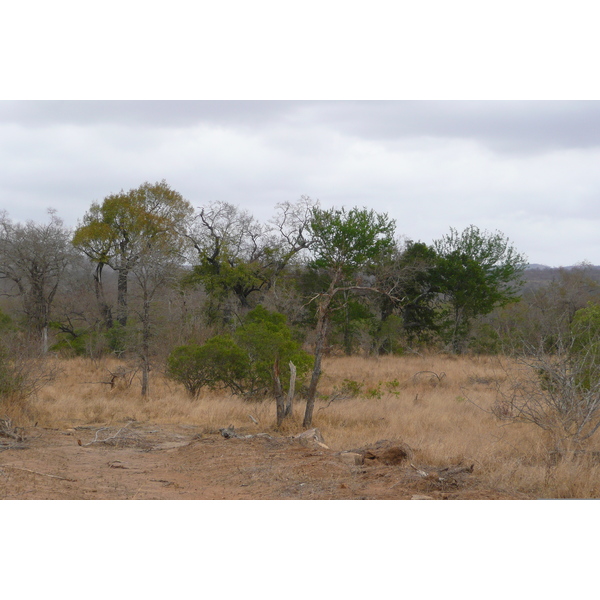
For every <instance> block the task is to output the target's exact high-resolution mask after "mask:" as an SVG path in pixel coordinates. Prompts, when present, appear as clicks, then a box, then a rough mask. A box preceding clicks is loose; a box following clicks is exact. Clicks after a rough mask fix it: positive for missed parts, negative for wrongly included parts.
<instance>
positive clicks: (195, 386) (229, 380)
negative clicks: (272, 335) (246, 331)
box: [167, 335, 250, 398]
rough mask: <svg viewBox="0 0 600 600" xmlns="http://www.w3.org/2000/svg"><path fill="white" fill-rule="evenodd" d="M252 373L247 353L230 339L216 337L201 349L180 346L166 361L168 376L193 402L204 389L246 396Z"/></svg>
mask: <svg viewBox="0 0 600 600" xmlns="http://www.w3.org/2000/svg"><path fill="white" fill-rule="evenodd" d="M249 372H250V361H249V358H248V354H247V352H245V351H244V350H243V349H242V348H240V347H239V346H238V345H237V344H236V343H235V341H234V340H233V339H231V338H230V337H229V336H221V335H219V336H215V337H213V338H211V339H210V340H208V341H207V342H206V343H205V344H203V345H202V346H199V345H197V344H190V345H187V346H179V347H177V348H175V349H174V350H173V351H172V352H171V354H170V355H169V357H168V359H167V376H168V377H170V378H171V379H173V380H174V381H177V382H179V383H181V384H182V385H183V386H184V387H185V389H186V390H187V391H188V393H189V394H190V396H192V397H194V398H196V397H197V396H198V394H199V393H200V390H201V389H202V388H203V387H208V388H210V389H220V388H225V389H229V390H230V391H231V392H232V393H234V394H239V393H243V392H244V391H245V385H246V383H245V382H246V380H247V379H248V376H249Z"/></svg>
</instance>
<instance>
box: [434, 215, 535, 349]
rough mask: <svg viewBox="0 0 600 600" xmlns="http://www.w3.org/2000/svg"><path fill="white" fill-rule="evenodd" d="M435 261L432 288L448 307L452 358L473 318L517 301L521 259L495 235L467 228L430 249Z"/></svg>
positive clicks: (462, 344) (436, 243)
mask: <svg viewBox="0 0 600 600" xmlns="http://www.w3.org/2000/svg"><path fill="white" fill-rule="evenodd" d="M433 248H434V250H435V251H436V253H437V255H438V258H437V262H436V266H435V268H434V269H433V270H432V271H431V276H432V284H433V287H434V288H435V289H437V290H438V291H439V293H440V294H441V297H442V300H443V301H444V302H445V303H446V304H447V306H448V309H449V310H448V311H447V313H448V318H447V323H446V325H447V332H448V333H447V336H448V337H447V339H448V341H449V342H450V344H451V346H452V349H453V351H454V352H457V353H460V352H462V351H463V350H464V348H465V342H466V339H467V336H468V334H469V331H470V328H471V323H472V321H473V319H474V318H476V317H478V316H481V315H486V314H488V313H490V312H491V311H492V310H493V309H494V308H495V307H497V306H505V305H507V304H509V303H511V302H517V301H518V300H519V295H518V293H519V290H520V287H521V275H522V273H523V271H524V269H525V266H526V259H525V257H524V256H523V255H522V254H519V253H518V252H517V251H516V250H515V248H514V247H513V246H512V244H511V243H510V242H509V240H508V239H507V238H506V237H505V236H504V235H503V234H502V233H500V232H495V233H487V232H485V231H480V230H479V228H477V227H475V226H474V225H471V226H469V227H467V228H466V229H465V230H464V231H463V232H462V233H458V232H457V231H456V230H455V229H452V228H450V234H449V235H446V236H444V237H442V238H441V239H439V240H436V241H435V242H434V244H433Z"/></svg>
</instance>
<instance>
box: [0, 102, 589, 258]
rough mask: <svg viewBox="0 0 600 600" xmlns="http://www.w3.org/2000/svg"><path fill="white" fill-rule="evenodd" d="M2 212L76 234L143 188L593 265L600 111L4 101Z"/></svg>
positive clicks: (516, 105) (524, 105) (544, 105)
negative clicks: (167, 188) (287, 204)
mask: <svg viewBox="0 0 600 600" xmlns="http://www.w3.org/2000/svg"><path fill="white" fill-rule="evenodd" d="M0 161H1V164H2V170H1V171H0V207H1V208H2V209H4V210H6V211H7V212H8V213H9V216H11V217H12V218H13V219H14V220H19V221H23V220H28V219H32V220H35V221H42V220H45V218H46V210H47V209H48V208H54V209H56V210H57V211H58V213H59V215H60V216H61V217H62V218H63V219H64V221H65V222H66V224H68V225H69V226H74V225H76V224H77V221H78V219H80V218H81V217H82V216H83V214H84V213H85V211H86V210H87V208H88V207H89V205H90V203H91V202H93V201H101V200H102V199H103V198H104V197H105V196H106V195H108V194H110V193H114V192H118V191H119V190H121V189H129V188H132V187H137V186H138V185H140V184H141V183H143V182H145V181H150V182H155V181H159V180H162V179H166V180H167V182H168V183H169V184H170V185H171V186H172V187H173V188H175V189H176V190H177V191H179V192H180V193H181V194H183V196H184V197H185V198H186V199H188V200H189V201H190V202H192V203H193V204H194V206H201V205H203V204H206V203H209V202H211V201H214V200H222V201H227V202H231V203H233V204H236V205H239V206H241V207H243V208H245V209H248V210H249V211H251V212H252V213H253V214H254V215H255V216H256V217H257V218H259V219H261V220H266V219H268V218H269V217H270V215H271V214H272V212H273V208H274V206H275V205H276V204H277V203H278V202H281V201H286V200H290V201H293V200H296V199H298V198H299V197H300V196H301V195H308V196H310V197H312V198H315V199H319V200H320V202H321V204H322V206H324V207H330V206H338V207H340V206H346V207H352V206H361V207H362V206H366V207H368V208H373V209H375V210H377V211H385V212H387V213H388V214H389V215H390V216H391V217H393V218H394V219H396V222H397V232H398V234H399V235H402V236H406V237H408V238H410V239H414V240H421V241H424V242H431V241H432V240H433V239H436V238H438V237H440V236H442V235H444V234H445V233H447V232H448V231H449V228H450V227H454V228H456V229H459V230H460V229H462V228H464V227H466V226H468V225H470V224H474V225H477V226H478V227H480V228H481V229H486V230H489V231H493V230H499V231H501V232H503V233H504V234H505V235H507V236H508V237H509V238H510V239H511V240H512V241H513V243H514V244H515V246H516V247H517V249H518V250H519V251H521V252H523V253H524V254H526V255H527V257H528V259H529V261H530V262H532V263H542V264H547V265H551V266H560V265H570V264H575V263H579V262H581V261H589V262H591V263H593V264H600V242H599V236H598V231H600V168H599V165H600V102H596V101H1V102H0Z"/></svg>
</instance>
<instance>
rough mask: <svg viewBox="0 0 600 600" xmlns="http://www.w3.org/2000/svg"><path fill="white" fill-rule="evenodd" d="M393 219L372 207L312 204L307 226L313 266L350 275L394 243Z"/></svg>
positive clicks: (383, 252)
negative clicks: (348, 208) (310, 238)
mask: <svg viewBox="0 0 600 600" xmlns="http://www.w3.org/2000/svg"><path fill="white" fill-rule="evenodd" d="M395 226H396V224H395V221H393V220H390V219H389V218H388V216H387V215H386V214H378V213H376V212H375V211H373V210H367V209H366V208H364V209H359V208H356V207H355V208H352V209H351V210H350V211H348V212H346V209H344V208H342V209H336V208H332V209H330V210H323V209H321V208H315V209H313V212H312V220H311V221H310V225H309V229H310V232H311V234H312V236H313V244H312V247H311V250H312V253H313V256H314V258H313V260H312V262H311V266H312V267H314V268H320V269H327V270H328V271H334V272H341V273H343V274H344V275H345V276H350V275H352V274H354V273H356V271H357V270H358V269H364V268H365V267H367V266H369V265H370V264H372V261H373V260H375V259H377V258H380V257H381V256H383V255H384V254H385V253H386V252H391V250H392V249H393V247H394V231H395Z"/></svg>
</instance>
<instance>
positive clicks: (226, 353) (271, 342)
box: [167, 306, 313, 397]
mask: <svg viewBox="0 0 600 600" xmlns="http://www.w3.org/2000/svg"><path fill="white" fill-rule="evenodd" d="M290 361H292V362H293V363H294V365H295V366H296V376H297V378H298V379H302V378H303V377H304V376H305V375H306V373H307V372H308V371H309V370H310V369H311V368H312V361H313V359H312V356H311V355H310V354H308V353H307V352H305V351H304V350H302V349H301V348H300V344H299V342H297V341H296V340H294V338H293V333H292V331H291V329H290V328H289V327H288V326H287V324H286V322H285V316H284V315H282V314H279V313H271V312H269V311H267V310H265V309H264V308H263V307H262V306H259V307H257V308H255V309H254V310H252V311H250V312H249V313H248V315H247V316H246V319H245V320H244V323H243V324H242V325H241V326H240V327H238V328H237V329H236V331H235V333H234V336H233V337H230V336H215V337H213V338H211V339H209V340H208V341H207V342H206V343H205V344H203V345H202V346H198V345H195V344H192V345H188V346H179V347H178V348H175V349H174V350H173V352H172V353H171V354H170V356H169V358H168V360H167V375H168V376H169V377H170V378H171V379H173V380H175V381H178V382H179V383H182V384H183V385H184V386H185V388H186V389H187V390H188V392H189V394H190V395H191V396H193V397H197V396H198V394H199V393H200V390H201V389H202V388H203V387H208V388H211V389H217V388H225V389H229V390H230V391H231V392H232V393H234V394H243V395H246V396H248V397H249V396H259V395H266V394H268V393H269V392H270V391H272V390H273V386H274V366H275V364H278V366H279V377H280V381H281V384H282V386H287V385H288V384H289V379H290V370H289V366H288V365H289V362H290Z"/></svg>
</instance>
